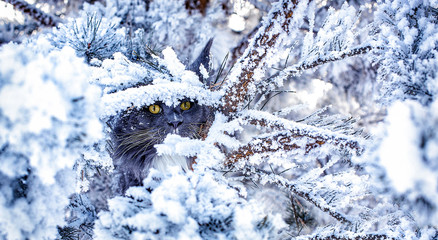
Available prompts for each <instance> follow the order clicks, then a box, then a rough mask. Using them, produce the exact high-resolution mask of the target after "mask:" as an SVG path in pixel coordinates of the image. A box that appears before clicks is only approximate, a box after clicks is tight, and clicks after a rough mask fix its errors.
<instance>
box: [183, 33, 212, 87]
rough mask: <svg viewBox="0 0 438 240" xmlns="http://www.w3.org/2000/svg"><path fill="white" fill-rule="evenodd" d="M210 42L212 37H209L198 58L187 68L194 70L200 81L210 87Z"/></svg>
mask: <svg viewBox="0 0 438 240" xmlns="http://www.w3.org/2000/svg"><path fill="white" fill-rule="evenodd" d="M212 44H213V38H210V40H208V42H207V44H206V45H205V47H204V49H203V50H202V51H201V53H200V54H199V56H198V58H197V59H196V60H195V61H194V62H193V63H192V64H191V65H190V66H189V68H188V70H190V71H193V72H195V73H196V75H198V77H199V80H201V82H203V83H204V84H205V85H206V86H207V87H210V83H211V79H212V76H211V75H212V72H213V71H212V63H211V56H210V48H211V45H212Z"/></svg>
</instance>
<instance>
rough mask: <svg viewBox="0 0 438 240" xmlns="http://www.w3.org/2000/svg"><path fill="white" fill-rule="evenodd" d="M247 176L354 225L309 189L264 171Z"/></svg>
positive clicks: (252, 172)
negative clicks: (280, 188)
mask: <svg viewBox="0 0 438 240" xmlns="http://www.w3.org/2000/svg"><path fill="white" fill-rule="evenodd" d="M247 174H249V175H250V176H249V177H250V178H251V179H253V180H257V181H264V182H266V181H267V182H269V183H272V184H275V185H276V186H279V187H284V188H286V189H287V190H289V191H291V192H292V193H294V194H296V195H298V196H300V197H301V198H303V199H304V200H306V201H307V202H309V203H311V204H313V205H314V206H315V207H317V208H319V209H320V210H321V211H323V212H326V213H328V214H329V215H330V216H332V217H333V218H335V219H336V220H338V221H340V222H342V223H345V224H352V222H353V221H352V220H351V219H349V217H348V216H345V215H344V214H343V213H340V212H339V211H337V210H336V209H334V208H333V207H331V206H330V205H329V204H328V203H327V202H325V201H324V199H323V198H317V197H316V196H313V195H312V191H311V190H310V191H309V189H301V188H300V185H298V184H294V183H292V182H291V181H289V180H287V179H286V178H284V177H281V176H279V175H276V174H269V173H265V172H264V171H262V170H258V171H250V173H247Z"/></svg>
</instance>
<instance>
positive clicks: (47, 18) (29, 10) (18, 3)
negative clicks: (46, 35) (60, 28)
mask: <svg viewBox="0 0 438 240" xmlns="http://www.w3.org/2000/svg"><path fill="white" fill-rule="evenodd" d="M4 1H5V2H7V3H10V4H12V5H13V6H14V8H15V9H17V10H18V11H20V12H22V13H24V14H27V15H29V16H30V17H32V18H33V19H35V20H36V21H38V22H39V23H41V24H42V25H44V26H47V27H53V26H56V24H57V23H58V22H60V19H59V18H58V17H55V16H52V15H50V14H48V13H45V12H43V11H41V10H40V9H38V8H36V7H35V6H33V5H31V4H29V3H27V2H26V1H24V0H4Z"/></svg>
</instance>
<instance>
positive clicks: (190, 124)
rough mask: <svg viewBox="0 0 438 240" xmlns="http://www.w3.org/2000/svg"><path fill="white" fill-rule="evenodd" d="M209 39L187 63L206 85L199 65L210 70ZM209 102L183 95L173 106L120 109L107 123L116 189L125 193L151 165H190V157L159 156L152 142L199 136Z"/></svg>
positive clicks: (209, 110) (205, 120)
mask: <svg viewBox="0 0 438 240" xmlns="http://www.w3.org/2000/svg"><path fill="white" fill-rule="evenodd" d="M211 45H212V40H210V41H209V42H208V43H207V44H206V46H205V47H204V49H203V51H202V52H201V54H200V55H199V57H198V58H197V59H196V60H195V61H194V62H193V63H192V64H191V65H190V66H189V67H188V70H191V71H193V72H195V73H196V74H197V75H198V76H199V79H201V81H203V82H204V84H205V85H206V86H207V87H209V85H210V80H209V79H204V78H203V77H202V74H201V71H200V67H201V65H202V66H204V68H206V69H207V70H210V65H211V64H210V48H211ZM211 114H212V110H211V109H210V107H208V106H203V105H200V104H198V103H197V101H196V99H182V100H181V101H180V103H179V104H177V105H175V106H167V105H165V104H163V103H162V102H155V103H154V104H152V105H149V106H143V107H141V108H133V109H129V110H126V111H124V112H123V113H121V114H120V115H119V116H118V117H117V118H116V119H115V121H114V120H113V121H111V122H110V123H109V125H110V127H111V129H112V133H111V145H112V149H113V152H112V158H113V162H114V166H115V170H116V173H118V174H119V186H118V187H119V191H121V192H122V193H124V192H125V191H126V189H128V188H129V187H130V186H140V185H141V184H142V180H143V179H144V178H145V177H146V176H147V174H148V172H149V169H150V168H152V167H153V168H156V169H158V170H161V171H165V170H166V168H167V167H168V166H169V165H177V166H181V168H182V169H183V170H185V171H188V170H189V169H191V166H192V159H186V158H185V157H175V156H172V157H170V156H158V155H157V151H156V149H155V147H154V145H156V144H159V143H162V142H163V140H164V139H165V138H166V136H167V135H168V134H171V133H172V134H178V135H180V136H182V137H188V138H199V137H200V134H201V131H202V129H203V128H202V127H203V125H204V124H205V123H206V122H207V120H208V119H209V117H211Z"/></svg>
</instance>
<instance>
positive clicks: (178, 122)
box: [168, 121, 182, 129]
mask: <svg viewBox="0 0 438 240" xmlns="http://www.w3.org/2000/svg"><path fill="white" fill-rule="evenodd" d="M168 124H169V125H170V126H172V127H173V128H174V129H177V128H178V127H179V126H180V125H181V124H182V122H181V121H171V122H168Z"/></svg>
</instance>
